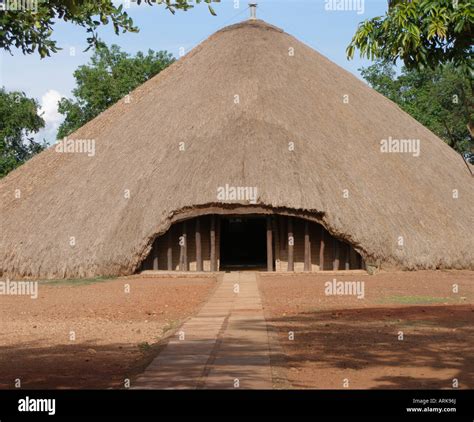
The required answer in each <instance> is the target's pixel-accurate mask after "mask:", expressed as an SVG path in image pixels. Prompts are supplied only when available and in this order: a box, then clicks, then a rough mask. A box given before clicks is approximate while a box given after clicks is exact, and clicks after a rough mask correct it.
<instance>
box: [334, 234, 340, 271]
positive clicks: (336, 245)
mask: <svg viewBox="0 0 474 422" xmlns="http://www.w3.org/2000/svg"><path fill="white" fill-rule="evenodd" d="M339 255H340V248H339V240H337V239H336V238H334V261H333V264H332V269H333V270H334V271H338V270H339Z"/></svg>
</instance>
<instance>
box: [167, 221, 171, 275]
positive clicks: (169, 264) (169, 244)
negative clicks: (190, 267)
mask: <svg viewBox="0 0 474 422" xmlns="http://www.w3.org/2000/svg"><path fill="white" fill-rule="evenodd" d="M167 237H168V245H167V250H166V261H167V268H168V271H173V226H170V228H169V229H168V235H167Z"/></svg>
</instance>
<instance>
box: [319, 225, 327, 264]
mask: <svg viewBox="0 0 474 422" xmlns="http://www.w3.org/2000/svg"><path fill="white" fill-rule="evenodd" d="M325 233H326V229H325V228H324V227H323V226H321V242H320V243H319V271H324V247H325V239H324V238H325Z"/></svg>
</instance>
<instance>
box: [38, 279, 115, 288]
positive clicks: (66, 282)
mask: <svg viewBox="0 0 474 422" xmlns="http://www.w3.org/2000/svg"><path fill="white" fill-rule="evenodd" d="M116 278H117V277H94V278H68V279H58V280H40V282H39V283H40V284H42V285H47V286H72V287H77V286H86V285H88V284H94V283H102V282H104V281H110V280H115V279H116Z"/></svg>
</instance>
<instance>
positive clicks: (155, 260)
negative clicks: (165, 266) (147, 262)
mask: <svg viewBox="0 0 474 422" xmlns="http://www.w3.org/2000/svg"><path fill="white" fill-rule="evenodd" d="M153 271H158V238H156V239H155V241H154V242H153Z"/></svg>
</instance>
